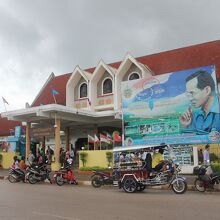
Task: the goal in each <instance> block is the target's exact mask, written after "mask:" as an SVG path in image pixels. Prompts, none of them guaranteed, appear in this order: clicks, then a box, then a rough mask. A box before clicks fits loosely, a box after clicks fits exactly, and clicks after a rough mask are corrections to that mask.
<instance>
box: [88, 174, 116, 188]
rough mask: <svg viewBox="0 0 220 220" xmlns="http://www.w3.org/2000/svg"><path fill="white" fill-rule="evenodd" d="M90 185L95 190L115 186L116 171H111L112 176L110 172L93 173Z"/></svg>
mask: <svg viewBox="0 0 220 220" xmlns="http://www.w3.org/2000/svg"><path fill="white" fill-rule="evenodd" d="M91 184H92V186H93V187H95V188H98V187H101V186H103V185H113V184H117V171H113V172H112V174H111V173H110V172H101V171H93V175H92V176H91Z"/></svg>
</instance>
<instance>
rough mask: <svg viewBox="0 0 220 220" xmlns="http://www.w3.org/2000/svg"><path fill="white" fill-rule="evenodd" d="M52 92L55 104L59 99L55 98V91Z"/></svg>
mask: <svg viewBox="0 0 220 220" xmlns="http://www.w3.org/2000/svg"><path fill="white" fill-rule="evenodd" d="M52 94H53V99H54V102H55V104H57V100H56V98H55V95H54V93H53V92H52Z"/></svg>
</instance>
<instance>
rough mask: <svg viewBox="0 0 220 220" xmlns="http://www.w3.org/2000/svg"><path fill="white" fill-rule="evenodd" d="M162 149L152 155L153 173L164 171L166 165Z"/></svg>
mask: <svg viewBox="0 0 220 220" xmlns="http://www.w3.org/2000/svg"><path fill="white" fill-rule="evenodd" d="M163 153H164V149H163V148H160V149H159V151H158V153H154V155H153V159H152V168H153V170H155V171H161V170H166V164H167V162H166V161H165V160H164V156H163Z"/></svg>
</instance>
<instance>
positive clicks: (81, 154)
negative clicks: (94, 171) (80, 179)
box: [79, 151, 88, 167]
mask: <svg viewBox="0 0 220 220" xmlns="http://www.w3.org/2000/svg"><path fill="white" fill-rule="evenodd" d="M87 156H88V153H86V152H84V151H81V152H80V154H79V158H80V160H81V161H82V164H83V167H85V164H86V161H87Z"/></svg>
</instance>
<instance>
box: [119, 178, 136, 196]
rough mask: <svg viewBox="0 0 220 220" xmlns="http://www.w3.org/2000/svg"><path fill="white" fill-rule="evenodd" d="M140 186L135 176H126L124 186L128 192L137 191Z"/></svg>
mask: <svg viewBox="0 0 220 220" xmlns="http://www.w3.org/2000/svg"><path fill="white" fill-rule="evenodd" d="M137 187H138V184H137V181H136V180H135V179H134V178H133V177H128V178H126V179H125V180H124V181H123V183H122V188H123V189H124V191H125V192H127V193H134V192H136V190H137Z"/></svg>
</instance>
